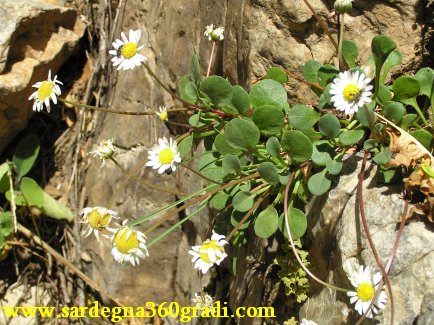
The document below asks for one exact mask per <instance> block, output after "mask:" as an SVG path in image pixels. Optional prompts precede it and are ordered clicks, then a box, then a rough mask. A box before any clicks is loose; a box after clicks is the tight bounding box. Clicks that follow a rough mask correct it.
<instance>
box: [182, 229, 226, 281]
mask: <svg viewBox="0 0 434 325" xmlns="http://www.w3.org/2000/svg"><path fill="white" fill-rule="evenodd" d="M224 238H225V236H223V235H219V234H217V233H216V232H215V231H214V230H213V231H212V236H211V239H207V240H205V241H204V242H203V244H202V245H197V246H192V247H191V250H189V251H188V253H189V254H190V255H193V259H192V262H193V263H195V264H194V267H195V268H196V269H199V270H201V271H202V273H203V274H205V273H206V272H208V270H209V269H210V268H211V267H212V266H213V265H214V264H217V265H220V263H221V261H223V260H224V259H225V258H226V257H227V256H228V255H227V254H226V253H225V250H224V248H223V246H224V245H226V244H228V242H227V241H226V240H225V239H224Z"/></svg>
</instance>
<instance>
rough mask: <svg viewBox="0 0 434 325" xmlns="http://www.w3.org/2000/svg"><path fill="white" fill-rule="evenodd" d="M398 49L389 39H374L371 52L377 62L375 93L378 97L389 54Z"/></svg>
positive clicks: (381, 36)
mask: <svg viewBox="0 0 434 325" xmlns="http://www.w3.org/2000/svg"><path fill="white" fill-rule="evenodd" d="M395 49H396V44H395V42H394V41H393V40H391V39H390V38H389V37H387V36H384V35H377V36H375V37H374V38H373V39H372V42H371V50H372V56H373V58H374V62H375V93H374V98H375V97H376V95H377V93H378V89H379V85H380V73H381V68H382V67H383V64H384V62H386V59H387V57H388V56H389V54H390V53H391V52H392V51H393V50H395Z"/></svg>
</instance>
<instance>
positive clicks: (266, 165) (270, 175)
mask: <svg viewBox="0 0 434 325" xmlns="http://www.w3.org/2000/svg"><path fill="white" fill-rule="evenodd" d="M258 173H259V175H260V176H261V177H262V178H263V179H264V180H265V181H266V182H268V183H270V184H271V185H276V184H278V183H279V182H280V178H279V174H278V173H277V169H276V167H275V166H274V165H273V164H272V163H271V162H268V161H266V162H263V163H261V164H260V165H259V166H258Z"/></svg>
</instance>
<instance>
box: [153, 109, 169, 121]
mask: <svg viewBox="0 0 434 325" xmlns="http://www.w3.org/2000/svg"><path fill="white" fill-rule="evenodd" d="M158 109H159V110H160V111H159V112H155V114H157V116H158V117H159V118H160V120H161V122H166V121H168V120H169V115H168V114H167V109H166V106H160V107H159V108H158Z"/></svg>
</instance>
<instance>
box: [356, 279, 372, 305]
mask: <svg viewBox="0 0 434 325" xmlns="http://www.w3.org/2000/svg"><path fill="white" fill-rule="evenodd" d="M374 291H375V289H374V287H373V286H372V284H370V283H369V282H362V283H360V284H359V286H358V287H357V296H359V298H360V299H361V300H362V301H370V300H371V299H372V297H373V296H374Z"/></svg>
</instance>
